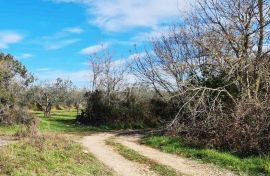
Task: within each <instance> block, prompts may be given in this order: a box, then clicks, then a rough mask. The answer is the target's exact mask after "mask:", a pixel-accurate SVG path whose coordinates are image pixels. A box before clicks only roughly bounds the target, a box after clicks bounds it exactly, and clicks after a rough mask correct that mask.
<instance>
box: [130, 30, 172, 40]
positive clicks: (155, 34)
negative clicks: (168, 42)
mask: <svg viewBox="0 0 270 176" xmlns="http://www.w3.org/2000/svg"><path fill="white" fill-rule="evenodd" d="M169 33H170V27H169V26H163V27H154V28H152V30H151V31H150V32H141V33H139V34H137V35H136V36H135V37H133V38H132V41H134V42H135V43H137V44H138V43H140V42H145V41H151V40H152V39H156V38H160V37H162V36H164V35H165V36H166V35H167V34H169Z"/></svg>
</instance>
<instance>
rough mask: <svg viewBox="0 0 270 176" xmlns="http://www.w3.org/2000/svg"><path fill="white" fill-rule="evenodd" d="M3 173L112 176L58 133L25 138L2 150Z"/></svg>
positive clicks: (0, 165)
mask: <svg viewBox="0 0 270 176" xmlns="http://www.w3.org/2000/svg"><path fill="white" fill-rule="evenodd" d="M0 168H1V169H0V174H1V175H12V176H29V175H40V176H52V175H97V176H103V175H112V172H111V171H110V170H109V169H107V168H106V167H105V166H104V165H103V164H101V163H100V162H98V161H97V160H96V159H95V158H94V157H93V156H91V155H90V154H88V153H85V152H83V148H82V147H81V146H80V145H79V144H76V143H74V142H73V141H71V140H70V139H68V138H67V137H64V136H61V135H56V134H43V135H41V136H39V137H36V138H24V139H21V140H19V141H17V142H16V143H14V144H11V145H9V146H7V147H5V148H3V149H1V150H0Z"/></svg>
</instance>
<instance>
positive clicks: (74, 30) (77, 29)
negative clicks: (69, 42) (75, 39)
mask: <svg viewBox="0 0 270 176" xmlns="http://www.w3.org/2000/svg"><path fill="white" fill-rule="evenodd" d="M63 31H65V32H69V33H74V34H81V33H83V32H84V30H83V29H82V28H80V27H70V28H65V29H64V30H63Z"/></svg>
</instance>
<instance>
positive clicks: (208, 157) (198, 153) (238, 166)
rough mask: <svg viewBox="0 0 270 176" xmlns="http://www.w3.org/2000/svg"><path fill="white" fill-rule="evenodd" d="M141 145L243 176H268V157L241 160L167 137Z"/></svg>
mask: <svg viewBox="0 0 270 176" xmlns="http://www.w3.org/2000/svg"><path fill="white" fill-rule="evenodd" d="M141 143H142V144H146V145H149V146H151V147H154V148H157V149H160V150H161V151H164V152H168V153H175V154H178V155H182V156H186V157H191V158H194V159H200V160H202V161H204V162H207V163H214V164H216V165H218V166H221V167H224V168H227V169H230V170H233V171H236V172H238V173H240V174H244V175H270V156H254V157H243V158H241V157H239V156H236V155H233V154H231V153H229V152H221V151H217V150H210V149H199V148H192V147H189V146H186V145H185V144H184V143H183V141H182V140H181V139H180V138H176V137H167V136H148V137H145V138H144V139H142V141H141Z"/></svg>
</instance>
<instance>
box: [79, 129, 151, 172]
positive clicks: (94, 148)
mask: <svg viewBox="0 0 270 176" xmlns="http://www.w3.org/2000/svg"><path fill="white" fill-rule="evenodd" d="M112 136H113V135H112V134H108V133H100V134H94V135H92V136H87V137H84V138H83V140H82V144H83V145H84V146H85V147H86V148H87V149H88V150H89V152H91V153H92V154H93V155H94V156H95V157H96V158H97V159H99V160H100V161H101V162H103V163H104V164H105V165H107V166H108V167H110V168H111V169H113V170H114V171H115V172H116V173H117V174H118V175H121V176H143V175H145V176H155V175H156V174H155V173H153V172H152V171H150V170H149V169H148V168H146V167H145V166H144V165H141V164H138V163H136V162H131V161H129V160H127V159H125V158H124V157H122V156H121V155H120V154H118V153H116V152H115V151H114V150H113V149H112V148H111V147H109V146H107V145H106V144H105V140H106V139H108V138H110V137H112Z"/></svg>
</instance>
